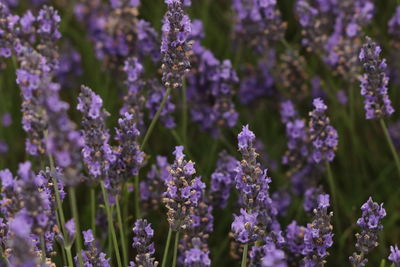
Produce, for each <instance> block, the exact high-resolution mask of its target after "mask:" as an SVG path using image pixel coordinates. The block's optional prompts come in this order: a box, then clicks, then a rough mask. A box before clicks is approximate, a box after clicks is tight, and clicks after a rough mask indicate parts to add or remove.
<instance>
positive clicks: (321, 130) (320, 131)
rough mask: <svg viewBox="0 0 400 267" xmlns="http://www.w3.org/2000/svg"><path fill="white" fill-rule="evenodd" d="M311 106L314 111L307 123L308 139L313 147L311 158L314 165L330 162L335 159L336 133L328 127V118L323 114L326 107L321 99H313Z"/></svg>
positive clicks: (330, 126) (331, 127)
mask: <svg viewBox="0 0 400 267" xmlns="http://www.w3.org/2000/svg"><path fill="white" fill-rule="evenodd" d="M313 105H314V110H313V111H311V112H310V121H309V138H310V141H311V142H312V145H313V149H312V151H311V157H312V159H313V160H314V162H316V163H319V162H324V161H326V162H331V161H333V159H334V158H335V151H336V149H337V145H338V133H337V131H336V129H335V128H333V126H332V125H330V120H329V117H328V116H327V115H326V114H325V112H326V110H327V108H328V107H327V106H326V105H325V104H324V102H323V101H322V99H320V98H316V99H314V101H313Z"/></svg>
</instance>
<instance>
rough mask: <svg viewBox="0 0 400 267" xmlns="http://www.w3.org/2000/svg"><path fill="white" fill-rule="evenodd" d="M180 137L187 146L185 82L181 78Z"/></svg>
mask: <svg viewBox="0 0 400 267" xmlns="http://www.w3.org/2000/svg"><path fill="white" fill-rule="evenodd" d="M182 109H183V110H182V138H183V145H184V146H185V147H186V146H187V124H188V107H187V96H186V82H185V80H183V83H182Z"/></svg>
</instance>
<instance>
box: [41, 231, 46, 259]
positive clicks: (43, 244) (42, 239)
mask: <svg viewBox="0 0 400 267" xmlns="http://www.w3.org/2000/svg"><path fill="white" fill-rule="evenodd" d="M40 246H41V249H42V262H43V264H44V265H46V245H45V243H44V234H41V235H40Z"/></svg>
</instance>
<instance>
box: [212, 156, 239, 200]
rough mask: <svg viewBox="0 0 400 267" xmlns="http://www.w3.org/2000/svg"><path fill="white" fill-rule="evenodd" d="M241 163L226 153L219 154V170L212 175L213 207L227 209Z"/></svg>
mask: <svg viewBox="0 0 400 267" xmlns="http://www.w3.org/2000/svg"><path fill="white" fill-rule="evenodd" d="M238 164H239V162H238V161H237V160H236V159H235V158H234V157H232V156H231V155H229V154H228V153H227V152H226V151H222V152H221V153H220V154H219V158H218V161H217V168H216V170H215V171H214V172H213V173H212V174H211V192H210V194H211V199H212V202H213V205H214V206H215V207H218V208H225V207H226V205H227V202H228V199H229V195H230V192H231V189H232V185H233V183H234V181H235V176H236V172H235V168H236V167H237V166H238Z"/></svg>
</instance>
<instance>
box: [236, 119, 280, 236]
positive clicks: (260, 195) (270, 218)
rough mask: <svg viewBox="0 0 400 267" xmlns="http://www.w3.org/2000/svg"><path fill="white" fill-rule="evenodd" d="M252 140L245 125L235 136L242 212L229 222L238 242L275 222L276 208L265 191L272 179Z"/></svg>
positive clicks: (262, 232) (237, 181) (252, 137)
mask: <svg viewBox="0 0 400 267" xmlns="http://www.w3.org/2000/svg"><path fill="white" fill-rule="evenodd" d="M254 140H255V135H254V133H253V132H252V131H250V130H249V127H248V125H247V126H243V129H242V132H240V133H239V135H238V147H239V152H240V153H241V154H242V158H243V159H242V160H241V162H240V164H239V165H238V166H237V168H236V172H237V173H236V177H235V182H236V189H237V190H238V191H239V192H241V194H240V198H239V203H240V206H241V215H239V216H236V215H235V220H234V222H233V223H232V231H233V234H234V237H235V239H236V240H237V241H239V242H241V243H249V242H253V241H256V240H257V239H259V238H260V237H262V236H264V235H265V231H268V230H271V229H273V228H274V226H275V225H276V218H275V217H276V215H277V210H276V207H275V206H274V205H273V201H272V199H271V198H270V196H269V192H268V191H269V183H270V182H271V178H270V177H268V176H267V170H262V169H261V166H260V163H258V162H257V157H258V154H257V153H256V151H255V148H254V146H253V142H254Z"/></svg>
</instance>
